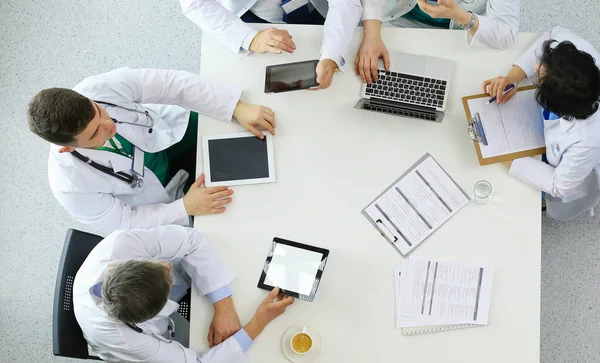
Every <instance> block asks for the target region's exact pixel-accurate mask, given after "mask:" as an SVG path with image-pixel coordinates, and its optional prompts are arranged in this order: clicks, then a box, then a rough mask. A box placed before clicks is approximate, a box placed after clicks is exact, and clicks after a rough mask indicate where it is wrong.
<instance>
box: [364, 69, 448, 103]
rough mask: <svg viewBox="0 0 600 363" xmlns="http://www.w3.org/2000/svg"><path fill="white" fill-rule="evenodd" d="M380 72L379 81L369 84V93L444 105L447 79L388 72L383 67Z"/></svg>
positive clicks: (400, 99) (389, 98)
mask: <svg viewBox="0 0 600 363" xmlns="http://www.w3.org/2000/svg"><path fill="white" fill-rule="evenodd" d="M378 72H379V74H378V76H379V77H378V79H377V82H374V83H368V84H367V88H366V94H367V95H369V96H374V97H377V98H382V99H386V100H393V101H398V102H405V103H411V104H414V105H420V106H427V107H434V108H441V107H443V106H444V94H445V93H446V81H443V80H441V79H433V78H424V77H419V76H413V75H409V74H402V73H397V72H386V71H385V70H383V69H379V70H378Z"/></svg>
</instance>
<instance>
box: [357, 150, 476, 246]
mask: <svg viewBox="0 0 600 363" xmlns="http://www.w3.org/2000/svg"><path fill="white" fill-rule="evenodd" d="M428 158H431V159H433V161H434V162H435V163H436V164H437V165H438V166H439V167H440V169H441V170H442V171H443V172H444V174H446V176H448V178H449V179H450V180H451V181H452V183H453V184H454V185H455V186H456V188H457V189H458V190H459V191H460V192H461V193H462V194H463V195H464V196H465V197H466V199H467V203H468V202H469V201H471V197H470V196H469V194H467V192H465V190H464V189H463V188H462V187H461V186H460V185H458V183H457V182H456V180H454V178H452V176H451V175H450V174H448V172H447V171H446V169H444V168H443V167H442V166H441V165H440V163H438V162H437V160H436V159H435V158H434V157H433V156H432V155H431V154H430V153H426V154H425V155H423V156H422V157H421V158H420V159H419V160H417V162H415V163H414V164H413V165H412V166H411V167H410V168H408V170H406V171H405V172H404V173H403V174H402V175H400V177H398V178H397V179H396V180H394V182H393V183H391V184H390V185H389V186H388V187H387V188H385V190H384V191H382V192H381V193H379V195H377V197H375V198H374V199H373V200H372V201H370V202H369V204H367V206H366V207H364V208H363V209H362V211H361V214H362V215H363V216H364V217H365V218H366V219H367V221H369V223H371V225H372V226H373V227H375V229H376V230H377V232H379V234H380V235H381V236H382V237H383V238H384V239H385V240H386V241H387V242H388V243H389V244H391V245H392V247H393V248H394V249H395V250H396V252H398V253H399V254H400V256H402V257H407V256H408V254H410V253H411V252H412V251H414V249H415V248H417V247H418V246H420V245H421V244H422V243H423V242H425V240H426V239H427V238H429V237H431V235H429V236H427V237H425V239H423V240H421V241H419V242H416V244H414V245H413V244H411V243H410V242H409V241H408V240H405V239H400V238H403V236H402V232H401V231H399V230H397V231H392V230H390V229H389V228H387V227H386V226H385V224H384V223H383V221H382V220H381V219H377V220H373V218H372V217H371V216H370V215H369V213H368V212H367V208H369V206H370V205H372V204H373V203H375V202H376V201H377V200H379V199H380V198H381V197H382V196H383V195H384V194H385V193H387V192H388V191H389V190H390V189H392V188H394V186H395V185H396V184H398V182H400V180H402V179H403V178H405V177H406V176H407V175H408V174H409V173H411V172H412V171H413V170H414V169H415V168H417V167H418V166H419V165H420V164H421V163H422V162H423V161H425V160H426V159H428ZM465 205H466V204H465ZM463 207H464V205H463V206H461V207H460V208H459V209H457V211H456V212H458V211H459V210H460V209H462V208H463ZM382 214H383V215H385V213H382ZM450 218H452V216H450ZM450 218H448V219H447V220H446V221H444V222H443V223H442V225H443V224H444V223H446V222H448V220H450ZM442 225H440V226H438V227H437V228H436V229H435V230H434V231H433V233H431V234H434V233H435V232H436V231H437V230H438V229H439V228H440V227H441V226H442ZM388 234H389V236H388ZM398 235H400V238H399V237H398ZM390 236H392V237H393V238H392V237H390ZM400 241H403V242H405V243H407V244H408V245H409V247H410V249H409V251H408V252H407V253H403V252H402V251H400V249H399V248H398V246H396V243H397V242H400Z"/></svg>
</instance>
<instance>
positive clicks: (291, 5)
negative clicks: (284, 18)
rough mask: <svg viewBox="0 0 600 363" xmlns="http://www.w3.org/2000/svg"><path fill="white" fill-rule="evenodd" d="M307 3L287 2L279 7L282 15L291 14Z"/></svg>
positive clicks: (303, 1)
mask: <svg viewBox="0 0 600 363" xmlns="http://www.w3.org/2000/svg"><path fill="white" fill-rule="evenodd" d="M308 3H309V1H308V0H289V1H283V2H282V4H281V5H280V6H281V9H282V10H283V12H284V13H286V14H291V13H293V12H294V11H296V10H298V9H300V8H301V7H303V6H304V5H306V4H308Z"/></svg>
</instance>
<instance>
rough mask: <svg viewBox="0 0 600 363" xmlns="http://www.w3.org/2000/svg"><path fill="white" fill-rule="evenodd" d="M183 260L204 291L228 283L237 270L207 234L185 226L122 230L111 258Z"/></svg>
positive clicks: (192, 277)
mask: <svg viewBox="0 0 600 363" xmlns="http://www.w3.org/2000/svg"><path fill="white" fill-rule="evenodd" d="M135 257H138V258H153V259H159V260H165V261H172V262H178V261H180V262H181V264H182V266H183V268H184V269H185V271H186V272H187V273H188V275H189V276H190V277H191V279H192V283H193V284H194V285H195V286H196V289H197V290H198V292H199V293H200V294H201V295H206V294H208V293H209V292H212V291H214V290H217V289H219V288H221V287H223V286H226V285H228V284H229V283H230V282H231V281H232V280H233V273H231V271H230V270H229V269H228V268H227V267H225V264H223V262H222V261H221V259H220V258H219V257H218V256H217V254H216V252H215V251H214V250H213V248H212V247H211V246H210V244H209V243H208V241H207V240H206V237H205V236H204V234H202V233H201V232H200V231H198V230H196V229H194V228H189V227H182V226H160V227H156V228H152V229H149V230H141V229H140V230H128V231H122V232H120V233H119V235H118V236H117V238H116V240H115V247H114V248H113V254H112V256H111V258H112V259H113V260H119V259H120V258H122V259H132V258H135Z"/></svg>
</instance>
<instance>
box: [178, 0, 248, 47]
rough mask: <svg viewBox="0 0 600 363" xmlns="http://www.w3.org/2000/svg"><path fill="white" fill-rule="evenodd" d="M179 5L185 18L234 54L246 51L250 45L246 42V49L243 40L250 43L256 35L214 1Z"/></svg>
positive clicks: (195, 0)
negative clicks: (248, 40)
mask: <svg viewBox="0 0 600 363" xmlns="http://www.w3.org/2000/svg"><path fill="white" fill-rule="evenodd" d="M179 3H180V5H181V10H182V11H183V14H184V15H185V16H186V18H188V19H190V20H191V21H192V22H193V23H194V24H196V25H197V26H199V27H200V28H201V29H202V30H203V31H205V32H207V33H209V34H211V35H212V36H214V37H215V38H217V39H218V40H219V41H220V42H221V43H223V44H225V46H226V47H227V48H229V49H231V51H233V52H235V53H240V52H243V51H244V50H246V51H248V50H249V47H250V43H249V42H247V44H248V47H247V48H246V47H245V46H244V39H247V38H250V41H252V39H254V37H255V36H256V34H257V33H258V31H257V30H256V29H254V28H252V27H251V26H250V25H248V24H246V23H244V22H243V21H242V20H241V19H240V18H239V17H238V16H237V15H236V14H233V13H231V12H230V11H229V10H227V9H225V8H224V7H223V5H221V4H219V3H218V2H216V1H215V0H179Z"/></svg>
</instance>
